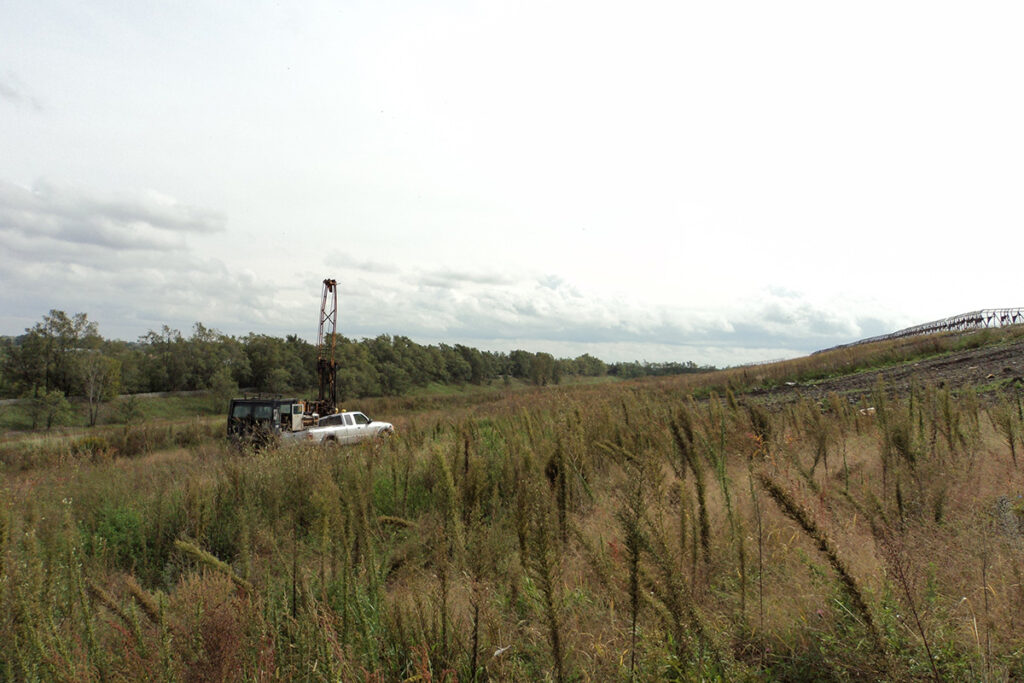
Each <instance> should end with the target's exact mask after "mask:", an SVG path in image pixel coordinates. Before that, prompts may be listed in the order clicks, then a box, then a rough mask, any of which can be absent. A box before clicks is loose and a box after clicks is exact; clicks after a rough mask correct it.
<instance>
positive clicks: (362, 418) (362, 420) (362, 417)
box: [356, 413, 370, 425]
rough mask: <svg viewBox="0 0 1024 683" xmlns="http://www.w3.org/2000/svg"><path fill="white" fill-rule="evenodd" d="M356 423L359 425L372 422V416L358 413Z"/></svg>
mask: <svg viewBox="0 0 1024 683" xmlns="http://www.w3.org/2000/svg"><path fill="white" fill-rule="evenodd" d="M356 424H357V425H366V424H370V418H368V417H366V416H365V415H363V414H362V413H356Z"/></svg>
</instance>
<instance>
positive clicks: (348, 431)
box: [338, 413, 357, 443]
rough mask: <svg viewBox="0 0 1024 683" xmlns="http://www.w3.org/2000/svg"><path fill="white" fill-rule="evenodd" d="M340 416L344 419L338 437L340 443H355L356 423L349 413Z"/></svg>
mask: <svg viewBox="0 0 1024 683" xmlns="http://www.w3.org/2000/svg"><path fill="white" fill-rule="evenodd" d="M342 418H344V420H345V428H344V429H343V430H342V433H341V436H340V438H339V439H338V440H339V441H340V442H341V443H355V442H356V441H357V439H356V423H355V420H353V419H352V414H351V413H344V414H342Z"/></svg>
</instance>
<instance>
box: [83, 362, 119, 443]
mask: <svg viewBox="0 0 1024 683" xmlns="http://www.w3.org/2000/svg"><path fill="white" fill-rule="evenodd" d="M78 375H79V378H80V381H81V385H82V395H83V396H85V400H86V402H87V403H88V405H89V426H90V427H94V426H95V425H96V419H97V418H98V417H99V411H100V405H101V404H102V403H104V402H106V401H109V400H111V399H113V398H114V397H115V396H117V392H118V389H119V388H120V385H121V364H120V363H118V362H117V360H115V359H113V358H109V357H107V356H105V355H103V354H102V353H101V352H100V351H99V350H94V351H88V352H84V353H82V354H81V355H80V356H79V358H78Z"/></svg>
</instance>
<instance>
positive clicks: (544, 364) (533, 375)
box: [530, 352, 556, 386]
mask: <svg viewBox="0 0 1024 683" xmlns="http://www.w3.org/2000/svg"><path fill="white" fill-rule="evenodd" d="M555 373H556V370H555V357H554V356H552V355H551V354H550V353H544V352H541V353H536V354H534V356H533V358H532V359H530V381H531V382H533V383H534V384H536V385H537V386H544V385H546V384H547V383H548V382H550V381H554V379H555Z"/></svg>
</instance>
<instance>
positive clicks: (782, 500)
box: [757, 472, 886, 652]
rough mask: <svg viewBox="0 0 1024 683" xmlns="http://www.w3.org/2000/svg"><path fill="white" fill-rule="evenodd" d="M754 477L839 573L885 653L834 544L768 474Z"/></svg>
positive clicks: (860, 597) (865, 606)
mask: <svg viewBox="0 0 1024 683" xmlns="http://www.w3.org/2000/svg"><path fill="white" fill-rule="evenodd" d="M757 478H758V480H759V481H760V482H761V485H762V486H763V487H764V490H765V492H767V493H768V495H769V497H771V499H772V500H774V501H775V503H776V504H777V505H778V506H779V509H780V510H782V512H783V513H784V514H785V515H786V516H787V517H789V518H790V519H792V520H793V521H794V522H796V523H797V524H798V525H799V526H800V528H801V529H802V530H803V531H804V533H805V534H807V536H808V537H809V538H810V539H811V540H813V541H814V542H815V543H816V544H817V546H818V549H819V550H820V551H821V552H822V554H824V555H825V557H826V558H827V559H828V562H829V564H830V565H832V569H833V570H834V571H835V572H836V574H838V575H839V581H840V584H841V585H842V587H843V588H844V589H845V591H846V593H847V595H849V597H850V600H851V601H852V602H853V606H854V607H855V608H856V609H857V612H858V613H859V614H860V616H861V618H863V619H864V623H865V624H866V625H867V629H868V633H869V634H870V635H871V639H872V641H873V642H874V645H875V648H876V649H877V650H878V651H879V652H885V651H886V650H885V646H884V641H883V640H882V637H881V634H880V633H879V632H878V627H877V626H876V625H875V620H874V618H873V617H872V616H871V610H870V609H868V604H867V601H866V600H865V599H864V595H863V593H862V592H861V590H860V586H859V585H857V581H856V580H855V579H854V578H853V575H852V574H851V573H850V570H849V569H847V567H846V565H845V563H843V561H842V560H841V559H840V558H839V554H838V552H837V551H836V548H835V544H834V543H833V542H832V541H831V539H829V537H828V536H827V535H826V534H825V532H824V531H822V530H821V529H819V528H818V525H817V524H815V522H814V519H813V518H812V517H811V515H810V513H808V512H807V511H806V510H805V509H804V508H803V507H802V506H800V504H798V503H797V502H796V501H795V500H794V499H793V497H792V496H791V495H790V494H789V493H787V492H786V490H785V489H783V488H782V487H781V486H780V485H779V484H778V483H777V482H776V481H775V480H774V479H772V477H771V476H770V475H768V474H767V473H766V472H758V474H757Z"/></svg>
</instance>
